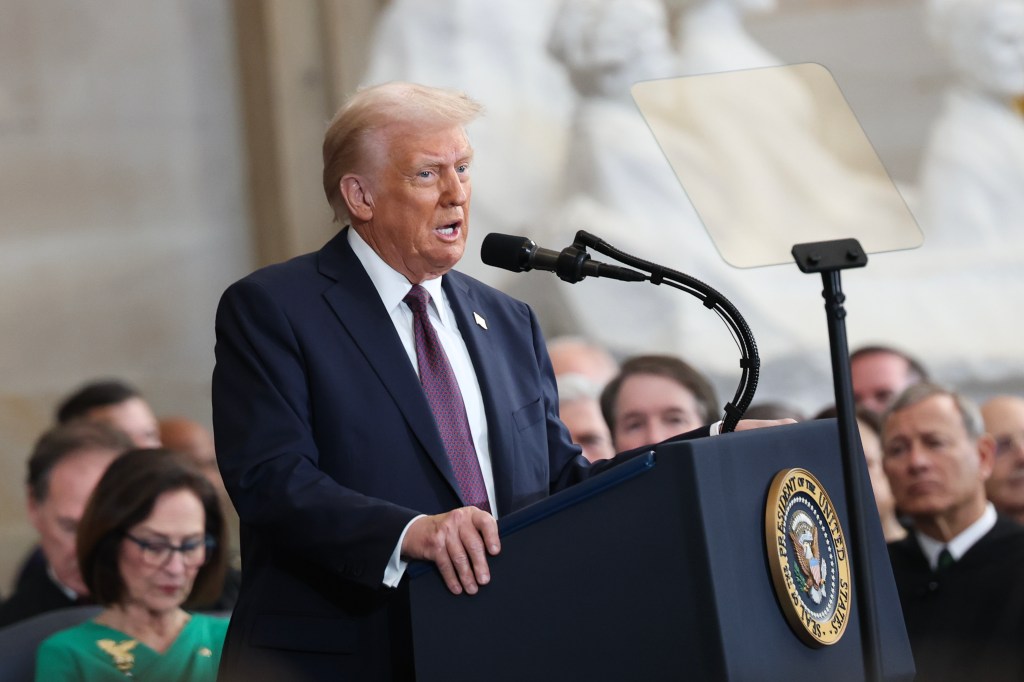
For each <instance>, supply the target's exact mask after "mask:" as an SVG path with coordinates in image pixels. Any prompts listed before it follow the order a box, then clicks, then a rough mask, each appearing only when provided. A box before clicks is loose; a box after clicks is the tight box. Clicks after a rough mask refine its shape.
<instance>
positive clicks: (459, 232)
mask: <svg viewBox="0 0 1024 682" xmlns="http://www.w3.org/2000/svg"><path fill="white" fill-rule="evenodd" d="M377 138H378V140H377V143H376V144H377V145H379V146H380V147H382V148H383V149H384V153H381V154H379V155H373V156H374V158H377V157H378V156H379V158H382V159H384V160H385V161H384V162H382V163H375V162H373V161H371V162H370V164H371V165H372V166H375V167H374V168H372V169H370V170H369V171H368V172H367V173H365V174H363V175H356V174H351V173H350V174H348V175H346V176H345V177H343V178H342V181H341V182H342V193H343V194H344V195H345V197H346V201H347V203H348V206H349V213H350V215H351V216H352V217H353V223H354V225H355V226H356V229H357V230H358V231H359V234H360V236H361V237H362V238H363V239H364V240H365V241H366V242H367V244H369V245H370V246H371V247H372V248H373V250H374V251H375V252H377V254H378V255H380V257H381V259H382V260H384V262H385V263H387V264H388V265H390V266H391V267H392V268H394V269H395V270H397V271H398V272H400V273H402V274H403V275H405V277H406V279H408V280H409V281H410V282H412V283H414V284H417V283H419V282H422V281H424V280H427V279H434V278H436V277H440V276H441V275H443V274H444V273H446V272H448V270H450V269H451V268H452V267H454V266H455V264H456V263H458V262H459V259H461V258H462V254H463V252H464V251H465V248H466V237H467V235H468V232H469V201H470V195H471V194H472V183H471V181H470V175H469V164H470V161H471V160H472V158H473V150H472V148H471V147H470V145H469V140H468V139H467V138H466V133H465V131H464V130H463V129H462V127H461V126H451V127H437V126H433V127H431V126H422V125H415V124H409V123H404V124H392V125H391V126H389V127H387V128H385V129H384V130H383V131H381V132H379V133H378V134H377Z"/></svg>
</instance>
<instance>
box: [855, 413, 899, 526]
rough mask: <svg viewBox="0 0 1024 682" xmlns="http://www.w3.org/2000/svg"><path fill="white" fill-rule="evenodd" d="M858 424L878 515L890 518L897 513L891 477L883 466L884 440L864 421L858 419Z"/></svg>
mask: <svg viewBox="0 0 1024 682" xmlns="http://www.w3.org/2000/svg"><path fill="white" fill-rule="evenodd" d="M857 426H858V427H859V429H860V442H861V445H862V446H863V447H864V459H865V460H866V463H867V467H868V476H869V477H870V478H871V490H872V491H873V492H874V494H875V505H876V506H877V507H878V515H879V516H880V517H881V518H883V519H884V518H888V517H889V516H891V515H893V514H895V513H896V500H895V499H894V498H893V496H892V488H891V487H890V485H889V478H888V477H887V476H886V475H885V469H884V468H883V466H882V440H881V439H880V438H879V437H878V434H876V433H875V432H874V430H873V429H872V428H871V427H870V426H867V425H866V424H864V423H863V422H861V421H859V420H858V421H857Z"/></svg>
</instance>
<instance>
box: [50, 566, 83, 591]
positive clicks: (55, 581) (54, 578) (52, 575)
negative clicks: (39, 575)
mask: <svg viewBox="0 0 1024 682" xmlns="http://www.w3.org/2000/svg"><path fill="white" fill-rule="evenodd" d="M46 575H47V576H48V577H49V578H50V580H51V581H53V584H54V585H56V586H57V589H58V590H60V591H61V592H63V593H64V596H65V597H67V598H68V599H69V600H71V601H78V598H79V594H78V593H77V592H75V591H74V590H72V589H71V588H70V587H68V586H67V585H65V584H64V583H62V582H61V581H60V579H58V578H57V573H56V572H55V571H54V570H53V566H51V565H50V562H46Z"/></svg>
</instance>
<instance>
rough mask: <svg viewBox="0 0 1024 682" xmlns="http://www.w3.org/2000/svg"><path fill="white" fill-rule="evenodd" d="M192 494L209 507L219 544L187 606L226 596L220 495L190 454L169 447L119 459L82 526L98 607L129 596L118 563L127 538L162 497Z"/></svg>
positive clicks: (209, 526)
mask: <svg viewBox="0 0 1024 682" xmlns="http://www.w3.org/2000/svg"><path fill="white" fill-rule="evenodd" d="M178 490H189V491H191V492H193V493H195V495H196V497H198V498H199V500H200V502H201V503H202V505H203V511H204V512H205V516H206V533H207V534H208V535H209V536H211V537H212V538H214V540H215V544H214V545H213V546H212V547H209V548H207V553H206V563H204V564H203V565H202V566H201V567H200V568H199V572H198V573H197V574H196V579H195V582H194V583H193V585H192V592H191V593H190V594H189V596H188V599H187V600H186V601H185V606H189V607H201V606H204V605H208V604H211V603H212V602H214V601H215V600H216V599H217V597H218V596H219V595H220V592H221V590H222V589H223V586H224V573H225V571H226V570H227V555H226V552H225V547H226V539H227V535H226V533H227V530H226V527H225V524H224V515H223V514H222V513H221V507H220V501H219V499H218V497H217V491H216V490H214V488H213V484H211V483H210V482H209V481H208V480H207V479H206V477H205V476H203V473H202V472H201V471H200V470H199V469H198V468H197V467H196V466H195V464H193V463H192V461H191V460H190V459H188V458H187V457H186V456H185V455H182V454H180V453H177V452H172V451H171V450H166V449H163V448H153V449H136V450H130V451H129V452H127V453H125V454H124V455H122V456H121V457H119V458H118V459H117V460H115V461H114V462H113V463H112V464H111V465H110V467H109V468H108V469H107V471H106V473H105V474H103V478H101V479H100V482H99V483H98V484H97V485H96V489H95V490H94V491H93V494H92V496H91V497H90V498H89V503H88V504H87V505H86V508H85V513H84V514H83V515H82V521H81V523H79V526H78V544H77V550H78V563H79V565H80V566H81V570H82V578H83V579H84V581H85V585H86V587H88V588H89V592H90V593H91V594H92V596H93V598H94V599H95V600H96V601H97V603H99V604H102V605H104V606H110V605H111V604H116V603H119V602H120V601H121V600H122V599H124V597H125V585H124V579H123V578H122V577H121V572H120V569H119V566H120V563H119V561H118V558H119V555H120V550H121V544H122V542H123V540H124V536H125V534H126V533H127V532H128V531H129V530H130V529H131V528H132V527H133V526H135V525H136V524H139V523H141V522H143V521H145V520H146V519H147V518H149V515H150V514H151V513H152V512H153V507H154V505H155V504H156V500H157V498H158V497H160V496H161V495H163V494H164V493H169V492H175V491H178Z"/></svg>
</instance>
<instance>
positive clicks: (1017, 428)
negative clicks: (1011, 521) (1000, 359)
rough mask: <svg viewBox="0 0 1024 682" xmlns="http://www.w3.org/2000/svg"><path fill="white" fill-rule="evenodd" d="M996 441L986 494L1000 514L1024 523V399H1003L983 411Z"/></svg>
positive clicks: (990, 404) (993, 402)
mask: <svg viewBox="0 0 1024 682" xmlns="http://www.w3.org/2000/svg"><path fill="white" fill-rule="evenodd" d="M981 414H982V416H983V417H984V419H985V431H986V432H987V433H988V434H989V435H991V436H992V438H993V439H994V440H995V453H996V454H995V463H994V464H993V465H992V476H990V477H989V479H988V481H987V482H986V483H985V490H986V493H987V494H988V498H989V499H990V500H991V501H992V504H994V505H995V506H996V509H998V510H999V511H1000V512H1002V513H1004V514H1006V515H1008V516H1012V517H1014V518H1015V519H1017V521H1024V399H1022V398H1017V397H1014V396H1000V397H998V398H993V399H992V400H990V401H988V402H987V403H985V405H983V406H982V408H981Z"/></svg>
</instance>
